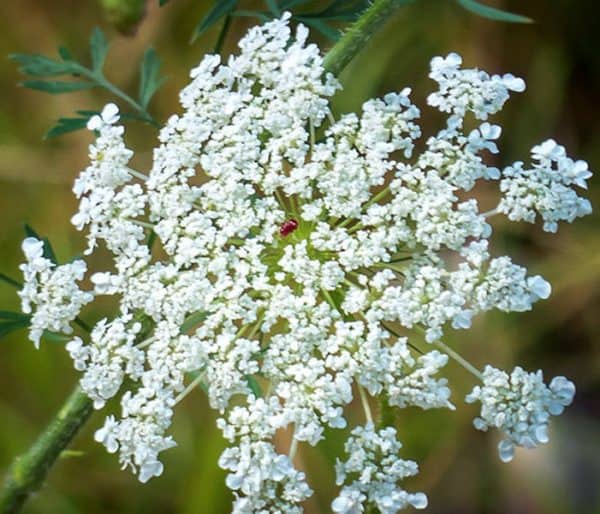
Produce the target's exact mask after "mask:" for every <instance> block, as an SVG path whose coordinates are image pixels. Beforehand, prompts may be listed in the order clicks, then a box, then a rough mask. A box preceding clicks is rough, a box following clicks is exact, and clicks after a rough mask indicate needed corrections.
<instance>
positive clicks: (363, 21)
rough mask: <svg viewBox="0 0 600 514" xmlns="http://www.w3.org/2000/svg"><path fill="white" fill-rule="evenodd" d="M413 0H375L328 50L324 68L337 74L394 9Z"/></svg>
mask: <svg viewBox="0 0 600 514" xmlns="http://www.w3.org/2000/svg"><path fill="white" fill-rule="evenodd" d="M413 1H414V0H375V1H374V2H373V3H372V4H371V5H370V6H369V7H368V8H367V9H366V10H365V12H364V13H363V14H362V15H361V16H360V18H358V20H356V21H355V22H354V23H353V24H352V25H350V27H349V28H348V29H347V30H346V32H345V33H344V35H343V36H342V37H341V38H340V40H339V41H338V42H337V43H336V44H335V45H334V46H333V48H331V50H329V52H328V53H327V55H326V56H325V59H324V60H323V66H324V67H325V70H326V71H328V72H330V73H333V74H334V75H339V74H340V72H341V71H342V70H343V69H344V68H345V67H346V65H347V64H348V63H349V62H350V61H351V60H352V59H353V58H354V57H355V56H356V54H357V53H358V52H360V51H361V50H362V49H363V48H364V47H365V45H366V43H367V42H368V41H369V40H370V39H371V37H372V36H373V35H374V34H375V33H376V32H377V31H378V30H379V29H380V28H381V26H382V25H383V24H384V23H385V22H386V21H387V20H388V19H389V17H390V16H391V15H392V14H393V13H394V11H395V10H396V9H398V8H400V7H403V6H405V5H408V4H410V3H412V2H413Z"/></svg>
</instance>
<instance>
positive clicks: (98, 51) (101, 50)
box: [90, 27, 108, 72]
mask: <svg viewBox="0 0 600 514" xmlns="http://www.w3.org/2000/svg"><path fill="white" fill-rule="evenodd" d="M107 53H108V41H107V40H106V36H105V35H104V32H102V31H101V30H100V29H99V28H98V27H95V28H94V30H93V31H92V35H91V36H90V56H91V57H92V69H93V70H94V71H96V72H99V71H101V70H102V68H103V66H104V61H105V60H106V54H107Z"/></svg>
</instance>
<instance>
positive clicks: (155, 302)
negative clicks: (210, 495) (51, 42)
mask: <svg viewBox="0 0 600 514" xmlns="http://www.w3.org/2000/svg"><path fill="white" fill-rule="evenodd" d="M307 37H308V31H307V29H306V28H305V27H303V26H299V27H298V28H297V30H296V33H295V34H292V32H291V30H290V28H289V15H287V14H286V15H284V16H283V17H282V18H281V19H279V20H275V21H273V22H269V23H267V24H265V25H264V26H262V27H254V28H252V29H251V30H250V31H249V33H248V34H247V35H246V36H245V37H244V38H243V39H242V40H241V41H240V44H239V46H240V50H241V51H240V54H239V55H237V56H234V57H231V58H229V60H228V61H227V62H226V63H221V60H220V57H219V56H214V55H211V56H207V57H205V58H204V59H203V60H202V62H201V63H200V64H199V66H198V67H196V68H195V69H194V70H192V72H191V79H192V80H191V83H190V84H189V85H188V86H187V87H186V88H185V89H184V90H183V91H182V92H181V97H180V98H181V103H182V106H183V108H184V111H183V113H182V114H180V115H173V116H172V117H171V118H169V120H168V121H167V123H166V125H165V127H164V128H163V129H162V130H161V132H160V136H159V140H160V144H159V146H158V147H157V148H156V149H155V151H154V160H153V165H152V169H151V170H150V173H149V175H148V176H146V175H143V174H141V173H139V172H137V171H135V170H133V169H131V168H130V167H129V161H130V159H131V157H132V152H131V150H129V149H128V148H127V147H126V145H125V143H124V140H123V133H124V131H123V128H122V127H121V126H120V125H119V117H118V111H117V110H116V108H115V107H114V106H113V105H108V106H107V107H106V108H105V109H104V110H103V112H102V114H101V115H99V116H97V117H94V118H92V120H90V126H89V128H90V129H92V130H94V131H95V132H96V133H97V136H98V137H97V140H96V143H95V144H94V145H92V146H91V148H90V156H91V159H92V163H91V164H90V166H89V167H88V168H87V169H86V170H84V171H83V172H82V173H81V175H80V177H79V178H78V179H77V181H76V184H75V188H74V191H75V194H76V195H77V197H78V198H80V206H79V211H78V213H77V214H76V215H75V216H74V218H73V220H72V221H73V223H74V224H75V226H76V227H77V228H78V229H87V230H88V238H89V247H88V252H89V251H92V250H93V249H94V247H95V245H96V244H97V243H99V242H103V244H105V245H106V247H107V248H108V249H109V250H110V251H111V252H112V254H113V255H114V261H115V262H114V266H113V267H111V271H103V272H100V273H96V274H94V275H93V276H92V278H91V280H92V283H93V284H94V289H95V294H98V295H112V296H115V297H116V298H117V299H118V302H119V314H118V316H117V317H116V318H115V319H113V320H106V319H103V320H101V321H99V322H98V323H97V324H96V326H95V327H94V329H93V331H92V333H91V336H90V337H89V338H87V339H88V340H86V341H84V340H83V339H82V338H80V337H75V338H74V339H73V340H72V341H71V342H70V343H69V344H68V345H67V349H68V351H69V352H70V354H71V356H72V357H73V360H74V363H75V367H76V368H77V369H79V370H82V371H83V378H82V380H81V384H82V387H83V388H84V390H85V391H86V392H87V394H88V395H89V396H90V398H92V399H93V400H94V404H95V406H96V407H97V408H99V407H101V406H102V405H104V403H105V402H106V401H107V400H109V399H110V398H112V397H114V396H116V395H118V394H119V395H120V397H121V409H122V412H121V415H120V416H118V417H116V416H109V417H108V418H107V419H106V422H105V425H104V426H103V427H102V428H101V429H99V430H98V431H97V432H96V439H97V440H98V441H100V442H102V443H103V444H104V445H105V446H106V448H107V449H108V451H110V452H115V453H118V454H119V460H120V462H121V463H122V465H123V466H125V467H131V468H132V469H133V470H134V471H135V472H137V473H138V475H139V478H140V480H142V481H146V480H149V479H150V478H151V477H153V476H157V475H159V474H160V473H161V472H162V469H163V468H162V464H161V462H160V461H159V454H160V452H162V451H164V450H166V449H168V448H171V447H172V446H174V445H175V442H174V441H173V439H172V437H171V436H170V435H168V434H167V430H168V428H169V426H170V424H171V420H172V416H173V409H174V407H175V405H176V404H177V403H179V402H180V401H181V400H182V399H183V398H184V397H185V396H186V395H187V394H188V393H189V392H190V391H191V390H192V389H193V388H194V387H195V386H197V385H202V386H203V389H204V390H205V391H206V393H207V395H208V399H209V402H210V405H211V406H212V407H213V408H215V409H217V410H218V411H219V412H220V413H221V418H220V419H219V422H218V425H219V427H220V428H221V430H222V431H223V434H224V436H225V438H226V439H227V440H228V441H229V442H230V444H231V446H230V447H229V448H227V449H226V450H225V451H224V452H223V454H222V456H221V458H220V461H219V463H220V465H221V466H222V467H223V468H224V469H225V470H227V471H228V476H227V485H228V486H229V487H230V488H231V489H232V491H234V494H235V501H234V507H233V509H234V512H236V513H266V512H285V513H293V512H301V505H300V504H301V502H302V501H303V500H305V499H306V498H307V497H308V496H309V495H310V494H311V490H310V487H309V486H308V484H307V481H306V477H305V476H304V474H303V473H302V472H300V471H298V470H296V469H295V468H294V465H293V461H294V455H295V451H296V448H297V446H298V444H299V443H300V442H307V443H308V444H311V445H315V444H317V443H318V442H319V441H320V440H321V439H322V438H323V437H324V433H325V429H326V428H327V427H330V428H344V427H346V425H347V419H346V416H345V410H346V407H347V405H348V404H349V403H350V402H351V401H352V400H353V398H354V397H355V396H356V394H357V392H360V397H361V400H362V402H363V405H364V408H365V415H366V417H367V419H368V420H371V418H372V413H371V411H370V407H369V402H370V401H372V397H379V396H383V397H384V398H385V401H386V404H387V405H388V406H390V408H393V407H407V406H417V407H420V408H423V409H428V408H439V407H444V408H448V409H452V408H454V405H453V404H452V403H451V401H450V388H449V385H448V383H447V381H446V379H444V378H443V377H440V372H441V371H442V369H443V367H444V366H445V365H446V363H447V361H448V356H450V357H452V358H455V359H456V360H459V361H460V362H463V363H464V361H463V360H462V359H461V358H460V356H458V355H457V354H456V353H455V352H454V351H452V350H451V349H449V348H448V347H446V346H445V345H444V344H443V343H442V342H441V339H442V338H443V336H444V334H445V333H446V331H447V330H449V329H451V328H454V329H466V328H469V326H470V325H471V319H472V318H473V317H474V316H475V315H477V314H478V313H480V312H483V311H487V310H490V309H500V310H503V311H523V310H527V309H530V308H531V306H532V304H533V303H534V302H536V301H537V300H539V299H541V298H547V297H548V295H549V294H550V285H549V284H548V282H546V281H545V280H544V279H543V278H542V277H540V276H538V275H535V276H528V275H527V271H526V269H525V268H523V267H521V266H519V265H517V264H514V263H513V262H512V261H511V259H510V258H509V257H505V256H500V257H492V256H491V255H490V249H489V245H488V238H489V237H490V236H491V232H492V229H491V225H490V223H489V218H490V216H491V215H492V214H494V213H498V212H504V213H506V214H507V215H508V216H509V218H511V219H525V220H527V221H532V220H533V217H535V213H536V212H537V213H539V214H540V215H541V216H542V218H543V219H544V221H545V222H546V223H555V222H556V221H558V220H568V221H571V220H572V219H573V218H574V217H576V216H578V215H582V214H584V213H585V212H587V211H588V210H589V208H588V206H587V205H588V204H586V203H585V201H582V200H580V199H577V198H576V197H575V196H573V195H575V193H574V192H573V190H572V189H571V186H573V185H577V186H582V185H585V179H587V178H588V176H589V172H588V171H587V167H585V166H584V164H582V163H581V162H580V161H577V162H573V161H570V160H568V159H567V158H566V157H565V156H564V151H563V150H557V149H556V148H554V149H552V148H549V146H548V144H543V145H541V146H540V147H536V149H534V155H535V156H536V157H535V158H536V159H537V162H538V165H536V167H535V169H534V170H533V171H532V172H527V173H526V172H524V171H522V169H521V168H520V166H519V165H518V164H515V165H513V166H512V167H510V168H508V169H506V170H505V171H504V172H503V174H502V179H501V186H500V188H501V190H502V191H504V192H505V193H506V195H505V196H504V197H503V198H502V199H501V200H500V205H499V206H498V208H497V209H495V210H493V211H492V212H488V213H481V212H480V211H479V206H478V203H477V201H476V199H474V198H469V197H468V195H467V194H466V193H465V192H466V191H468V190H470V189H471V188H472V187H473V186H474V184H475V182H476V181H477V180H480V179H485V180H489V181H493V180H498V179H500V176H501V174H500V171H499V170H498V169H497V168H495V167H492V166H489V165H487V164H486V162H485V157H486V153H488V152H490V153H497V152H498V146H497V141H498V139H499V136H500V134H501V129H500V127H499V126H497V125H493V124H491V123H489V122H487V121H486V122H484V123H482V124H481V125H479V126H478V127H476V128H474V129H473V130H471V131H469V132H468V133H465V132H464V131H463V125H464V123H463V118H464V116H465V115H467V114H468V113H472V114H474V115H475V117H476V118H478V119H481V120H486V119H487V118H488V117H489V116H490V115H492V114H494V113H496V112H497V111H499V110H500V109H501V108H502V106H503V104H504V103H505V102H506V100H507V99H508V96H509V92H510V91H522V90H523V89H524V83H523V81H522V80H521V79H518V78H515V77H513V76H512V75H503V76H498V75H493V76H490V75H488V74H487V73H485V72H482V71H479V70H468V69H467V70H464V69H461V68H460V65H461V59H460V57H459V56H457V55H456V54H450V55H449V56H448V57H446V58H441V57H438V58H435V59H433V61H432V68H431V77H432V78H433V79H435V80H436V81H437V82H438V83H439V90H438V91H437V92H436V93H433V94H432V95H430V97H429V103H430V104H431V105H433V106H435V107H438V108H439V109H440V110H441V111H443V112H446V113H449V118H448V120H447V123H446V126H445V127H444V128H443V129H442V130H441V131H440V132H439V133H438V134H437V135H435V136H433V137H430V138H429V139H427V141H426V142H425V149H424V151H423V152H422V153H421V154H420V155H417V156H415V157H414V158H413V157H412V154H413V152H414V148H415V140H416V139H417V138H418V137H420V135H421V129H420V127H419V125H418V123H417V121H418V118H419V115H420V112H419V109H418V108H417V107H415V106H414V105H413V104H412V102H411V100H410V89H404V90H402V91H400V92H399V93H393V94H388V95H386V96H384V97H383V98H382V99H375V100H369V101H367V102H365V104H364V105H363V108H362V112H361V113H359V114H346V115H343V116H341V117H339V119H337V120H336V119H334V117H333V114H332V112H331V111H330V108H329V102H330V98H331V97H332V96H333V95H334V93H335V92H336V90H338V89H339V88H340V84H339V83H338V81H337V80H336V79H335V78H334V77H333V76H332V75H330V74H328V73H325V71H324V68H323V60H322V57H321V55H320V52H319V49H318V48H317V47H316V46H315V45H313V44H308V43H307ZM397 159H400V161H398V160H397ZM510 170H513V171H510ZM532 216H533V217H532ZM546 228H555V226H554V225H550V226H548V225H547V226H546ZM149 230H152V231H153V232H154V235H155V236H156V238H157V242H156V244H160V246H161V248H160V252H155V254H154V255H151V252H150V251H149V248H148V246H147V244H146V238H147V235H148V231H149ZM28 244H29V243H28ZM37 248H38V247H36V249H35V251H34V250H31V251H29V250H28V252H29V253H28V261H30V263H29V264H26V265H24V271H25V272H26V284H25V287H24V290H23V293H22V295H23V298H24V301H25V300H27V302H26V303H24V305H25V308H28V307H29V305H30V304H35V306H36V309H37V311H36V315H37V314H38V313H42V314H41V315H40V317H41V318H43V321H41V322H39V323H38V325H36V326H43V327H44V328H45V327H47V326H51V325H50V323H57V324H58V326H55V328H54V329H58V328H61V329H64V330H65V331H68V329H69V327H68V325H67V321H69V320H72V319H73V313H74V312H75V311H76V310H78V307H79V306H80V304H82V303H85V302H84V301H83V300H84V299H85V301H87V300H88V296H85V297H83V296H78V297H74V298H77V300H70V301H71V302H72V303H70V304H68V308H67V309H64V310H62V311H61V312H60V313H54V311H52V310H49V309H51V307H52V305H55V304H56V305H57V304H58V303H56V302H58V299H57V298H55V296H53V295H52V294H50V295H46V296H44V297H43V298H42V297H38V296H36V294H37V293H35V292H36V291H38V290H39V289H41V290H48V287H49V286H48V283H49V280H50V278H51V277H53V276H54V275H51V273H52V272H50V271H47V270H46V267H47V264H46V263H45V261H44V260H43V259H42V258H41V257H40V255H39V252H40V250H39V249H37ZM32 263H35V264H32ZM38 265H39V266H42V267H43V268H44V271H42V272H41V273H38V272H37V271H36V272H35V273H34V272H33V271H30V269H33V268H32V266H33V267H35V266H38ZM72 266H73V265H72ZM79 266H80V265H79ZM58 269H61V268H60V267H59V268H57V270H58ZM65 269H66V268H65ZM78 269H79V268H78ZM69 270H71V268H69ZM73 271H75V270H73ZM44 273H45V274H44ZM54 273H56V271H54ZM38 275H39V276H38ZM71 283H72V282H68V284H69V286H68V287H69V288H71V287H72V286H71ZM63 287H64V285H63ZM69 290H71V289H69ZM78 294H79V295H81V294H82V293H78ZM38 299H39V300H42V299H43V301H38ZM59 303H60V305H61V308H62V307H63V306H64V304H65V302H64V299H63V298H62V296H61V297H60V302H59ZM75 307H77V309H75ZM49 313H52V314H51V315H50V314H49ZM67 314H68V315H67ZM52 326H54V325H52ZM428 343H430V345H435V346H436V348H432V347H431V346H430V345H429V344H428ZM467 367H468V366H467ZM475 375H479V373H478V372H477V370H475ZM491 375H493V373H491V372H488V371H486V373H485V374H484V376H483V377H484V386H483V387H482V388H479V389H476V390H475V391H474V392H473V393H472V395H471V396H470V397H469V399H470V400H474V399H478V400H481V401H482V402H483V404H484V409H483V411H482V415H481V421H478V422H477V423H478V426H479V427H480V428H483V427H484V426H488V425H494V426H498V427H500V428H502V429H503V430H504V431H505V432H506V433H507V437H508V441H509V443H510V444H522V445H529V446H531V444H528V443H529V441H532V442H534V443H536V442H542V440H543V439H545V426H546V425H547V416H546V417H544V416H543V415H542V414H543V413H545V412H550V413H552V414H555V413H558V410H557V408H556V405H566V404H568V401H566V400H567V396H569V395H568V394H567V393H569V387H568V386H567V382H566V381H565V382H561V381H560V380H559V381H558V382H553V383H552V384H554V385H552V384H551V386H550V389H547V388H545V386H543V384H542V385H540V384H541V382H540V383H537V382H535V380H533V379H532V378H528V377H529V375H527V376H526V378H524V379H523V380H524V382H526V383H527V384H529V385H528V386H527V387H530V390H527V391H523V392H522V393H519V394H516V393H514V394H513V392H514V391H515V390H516V388H517V387H518V385H517V382H518V381H519V380H521V379H520V378H518V377H519V376H520V375H515V378H513V381H512V382H511V383H508V382H507V383H506V385H505V386H502V384H501V383H500V382H498V379H497V377H495V375H494V377H495V378H494V377H492V376H491ZM536 376H537V375H536ZM491 378H493V381H492V382H489V381H488V379H491ZM506 380H508V379H506ZM540 380H541V379H540ZM519 383H520V382H519ZM511 384H512V385H511ZM569 384H570V383H569ZM263 391H266V393H264V392H263ZM261 394H262V395H263V397H260V396H261ZM532 395H533V396H532ZM571 395H572V390H571ZM533 397H535V399H534V401H533V403H530V402H529V399H530V398H533ZM498 398H501V399H502V402H503V403H502V407H500V406H499V404H498V405H497V404H495V403H493V402H494V401H495V400H496V399H498ZM568 399H569V401H570V397H569V398H568ZM490 402H491V403H490ZM524 402H525V403H524ZM536 402H537V403H536ZM548 402H550V403H548ZM561 402H562V403H561ZM561 408H562V407H561ZM512 413H516V414H514V415H513V414H512ZM521 413H523V415H525V418H524V419H523V422H524V423H525V426H521V425H520V424H519V421H517V417H519V416H521ZM499 414H502V416H500V417H499ZM490 416H491V417H490ZM515 416H517V417H515ZM492 418H493V419H492ZM500 418H501V419H500ZM531 430H533V432H532V431H531ZM284 431H286V433H287V434H293V435H291V439H292V441H291V449H290V452H289V455H284V454H279V452H278V449H276V448H275V446H274V443H273V440H274V438H275V436H277V439H278V440H280V441H281V440H283V438H282V436H283V434H284ZM532 434H533V435H532ZM527 438H529V439H527ZM506 444H508V443H506ZM399 448H400V443H398V442H397V441H396V433H395V430H394V429H393V428H389V427H388V428H385V427H375V426H374V425H373V424H371V423H368V424H367V425H366V427H360V428H356V429H354V431H353V432H352V436H351V438H350V439H349V440H348V441H347V444H346V451H347V453H348V454H349V455H348V460H346V461H345V462H344V463H340V464H338V481H339V484H340V485H342V484H343V488H342V489H341V492H340V494H339V496H338V497H337V498H336V500H335V501H334V503H333V510H334V511H335V512H344V513H360V512H363V510H364V508H365V506H367V505H370V506H374V507H376V508H377V509H379V510H380V512H384V513H392V512H394V513H395V512H397V511H398V510H399V509H401V508H403V507H405V506H407V505H412V506H414V507H417V508H423V507H425V505H426V498H425V496H424V495H423V494H422V493H407V492H406V491H404V490H403V489H401V488H399V485H398V481H399V480H401V479H402V478H404V477H406V476H410V475H414V474H415V473H416V472H417V466H416V464H415V463H413V462H411V461H404V460H402V459H400V458H399V457H398V450H399Z"/></svg>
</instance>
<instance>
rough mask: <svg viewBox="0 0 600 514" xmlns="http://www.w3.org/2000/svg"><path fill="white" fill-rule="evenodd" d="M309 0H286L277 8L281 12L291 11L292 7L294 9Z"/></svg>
mask: <svg viewBox="0 0 600 514" xmlns="http://www.w3.org/2000/svg"><path fill="white" fill-rule="evenodd" d="M310 1H311V0H286V1H285V2H281V3H280V4H279V8H280V9H281V10H283V11H285V10H286V9H291V8H292V7H296V6H297V5H302V4H307V3H308V2H310Z"/></svg>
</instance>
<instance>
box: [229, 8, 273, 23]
mask: <svg viewBox="0 0 600 514" xmlns="http://www.w3.org/2000/svg"><path fill="white" fill-rule="evenodd" d="M231 16H240V17H242V18H258V19H259V20H261V21H269V20H271V19H272V16H271V14H270V13H269V11H249V10H248V9H240V10H238V11H233V12H232V13H231Z"/></svg>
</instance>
